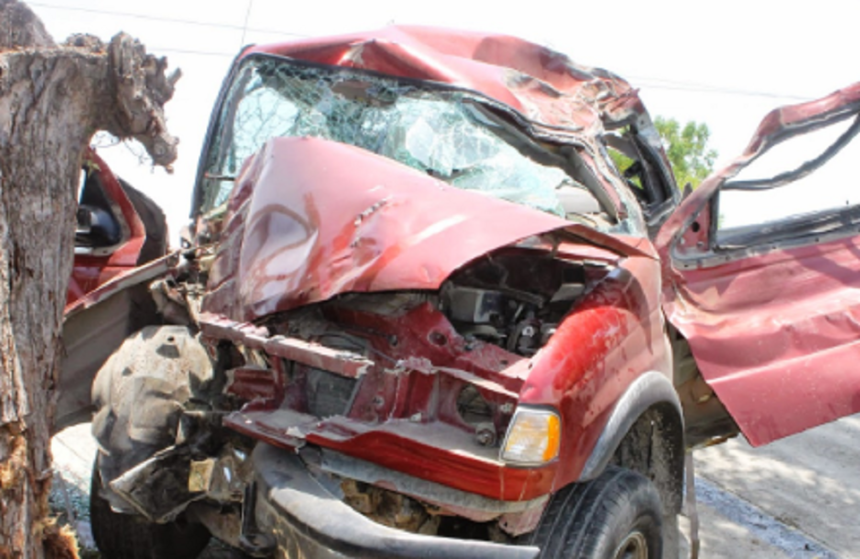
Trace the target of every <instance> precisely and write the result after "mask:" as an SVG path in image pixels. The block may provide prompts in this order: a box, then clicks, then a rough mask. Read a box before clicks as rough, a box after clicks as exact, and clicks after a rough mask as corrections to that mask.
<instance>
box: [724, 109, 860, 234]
mask: <svg viewBox="0 0 860 559" xmlns="http://www.w3.org/2000/svg"><path fill="white" fill-rule="evenodd" d="M858 130H860V120H858V119H857V118H848V119H843V120H839V121H836V122H833V123H830V124H827V125H824V126H820V127H818V128H816V129H814V130H812V131H809V132H807V133H804V134H800V135H797V136H791V137H789V138H787V139H786V140H784V141H783V142H781V143H778V144H776V145H774V146H773V147H771V148H770V149H769V150H767V151H765V152H764V153H763V154H762V155H761V156H759V157H758V158H756V159H754V160H753V161H752V162H751V163H750V164H749V165H748V166H747V167H744V168H743V169H742V170H741V171H740V172H739V173H738V175H737V176H736V177H734V178H733V179H732V180H731V181H729V182H727V183H726V184H725V185H723V187H722V189H721V191H720V195H719V219H718V229H717V245H718V246H731V245H734V244H737V243H738V242H740V241H743V242H742V243H741V244H750V243H752V242H755V237H757V236H762V237H767V236H769V235H772V234H779V233H780V232H782V231H784V232H786V233H792V232H796V231H799V232H801V233H803V232H808V233H823V232H826V231H828V230H830V229H833V228H834V227H839V226H841V225H843V223H842V221H844V217H848V214H846V212H853V211H855V210H856V208H857V207H858V206H859V205H860V197H859V196H860V191H858V189H857V185H856V184H854V180H853V178H854V176H855V171H854V168H855V167H856V162H857V161H858V160H860V159H858V158H860V140H858V139H857V138H856V137H855V136H856V134H857V132H858ZM836 214H839V215H843V218H840V219H837V220H836V221H838V223H836V222H834V223H831V221H832V220H830V219H829V217H828V216H833V215H836Z"/></svg>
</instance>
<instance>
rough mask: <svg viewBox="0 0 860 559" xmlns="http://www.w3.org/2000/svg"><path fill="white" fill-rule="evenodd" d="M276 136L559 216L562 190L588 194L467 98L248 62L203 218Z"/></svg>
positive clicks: (224, 129)
mask: <svg viewBox="0 0 860 559" xmlns="http://www.w3.org/2000/svg"><path fill="white" fill-rule="evenodd" d="M519 135H520V136H522V134H519ZM278 136H282V137H298V136H313V137H318V138H325V139H329V140H333V141H336V142H341V143H344V144H349V145H353V146H356V147H360V148H363V149H366V150H368V151H371V152H373V153H376V154H379V155H382V156H385V157H388V158H391V159H393V160H396V161H398V162H400V163H403V164H404V165H408V166H409V167H412V168H414V169H417V170H419V171H422V172H425V173H427V174H428V175H431V176H433V177H436V178H438V179H440V180H443V181H445V182H447V183H449V184H451V185H453V186H456V187H458V188H462V189H466V190H474V191H478V192H481V193H483V194H486V195H489V196H493V197H497V198H502V199H504V200H508V201H511V202H514V203H517V204H521V205H525V206H528V207H532V208H535V209H538V210H542V211H545V212H549V213H552V214H555V215H558V216H561V217H565V206H563V204H562V201H561V199H560V197H559V195H558V192H559V189H563V191H568V190H569V189H571V188H575V189H578V190H582V191H583V194H584V195H585V196H591V194H590V193H589V191H588V190H587V188H586V187H585V186H583V185H582V184H580V183H579V182H578V181H576V180H574V179H573V178H572V177H571V176H570V175H569V174H568V173H567V172H566V171H565V169H563V168H561V166H560V165H562V164H558V163H556V164H553V163H552V162H550V163H547V161H552V160H553V156H552V154H550V153H549V152H546V153H537V152H540V151H541V150H540V149H538V148H536V147H535V145H531V144H529V142H519V141H517V139H516V134H513V133H512V132H511V131H510V125H506V124H504V123H502V122H501V121H500V120H499V119H498V117H496V116H495V115H493V114H492V113H491V111H489V110H488V109H487V108H486V107H485V106H483V105H482V103H481V102H480V101H478V100H476V99H475V98H474V97H473V96H471V95H469V94H467V93H464V92H459V91H448V90H428V89H422V88H419V87H418V86H416V85H410V84H406V83H404V82H402V81H398V80H396V79H393V78H386V77H377V76H369V75H368V74H367V73H363V72H358V71H350V70H348V69H343V68H340V69H338V70H337V71H332V70H329V69H326V68H316V67H305V66H300V65H297V64H294V63H290V62H289V61H287V60H283V59H277V58H257V59H251V60H250V61H248V62H246V65H245V67H244V68H243V70H241V72H240V74H239V75H238V76H237V79H236V80H235V81H234V85H233V88H232V91H231V92H230V94H229V97H228V100H227V103H226V104H225V107H224V109H223V111H222V115H221V130H220V132H219V134H218V135H217V137H216V141H215V143H214V145H213V146H212V148H211V150H210V153H209V158H208V161H207V168H206V170H207V173H206V176H207V177H210V184H208V185H207V191H206V193H205V199H204V208H203V211H208V210H210V209H212V208H214V207H216V206H218V205H220V204H222V203H223V202H224V201H225V200H226V199H227V197H228V196H229V193H230V190H231V189H232V187H233V183H232V180H231V179H232V178H233V177H235V175H236V174H237V173H238V172H239V170H240V168H241V166H242V163H243V162H244V161H245V159H247V158H248V157H249V156H251V155H253V154H254V153H255V152H256V151H257V150H258V149H260V148H261V147H262V146H263V144H265V142H266V141H267V140H268V139H270V138H272V137H278ZM512 138H514V139H513V140H512ZM532 144H534V143H533V142H532ZM556 159H561V158H559V157H557V156H556ZM539 160H540V161H539ZM598 209H599V207H598Z"/></svg>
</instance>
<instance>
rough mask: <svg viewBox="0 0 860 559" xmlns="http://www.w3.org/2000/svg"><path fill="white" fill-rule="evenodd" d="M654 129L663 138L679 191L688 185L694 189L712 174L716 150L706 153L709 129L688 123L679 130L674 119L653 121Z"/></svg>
mask: <svg viewBox="0 0 860 559" xmlns="http://www.w3.org/2000/svg"><path fill="white" fill-rule="evenodd" d="M654 126H655V127H656V128H657V131H658V132H659V133H660V137H661V138H663V144H664V146H665V148H666V155H667V156H668V157H669V162H670V163H671V164H672V171H673V172H674V173H675V181H676V182H677V183H678V188H684V186H685V185H686V184H687V183H690V184H692V185H693V188H696V187H697V186H699V183H700V182H702V180H704V179H705V178H706V177H707V176H708V175H709V174H711V172H713V170H714V160H715V159H716V158H717V152H716V150H713V149H708V139H709V138H710V136H711V131H710V130H709V129H708V125H707V124H705V123H704V122H703V123H701V124H699V123H696V122H695V121H692V120H691V121H690V122H688V123H687V124H685V125H684V127H683V128H682V127H681V125H680V123H678V121H677V120H675V119H674V118H663V117H660V116H658V117H657V118H655V119H654Z"/></svg>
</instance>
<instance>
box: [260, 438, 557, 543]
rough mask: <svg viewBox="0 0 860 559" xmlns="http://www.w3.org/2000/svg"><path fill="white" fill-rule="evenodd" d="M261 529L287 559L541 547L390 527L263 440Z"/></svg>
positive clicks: (295, 457)
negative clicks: (347, 501) (354, 506)
mask: <svg viewBox="0 0 860 559" xmlns="http://www.w3.org/2000/svg"><path fill="white" fill-rule="evenodd" d="M253 461H254V470H255V477H256V482H257V504H256V511H255V512H256V520H257V527H258V529H259V530H260V531H261V532H263V533H266V534H271V535H272V537H274V538H275V540H276V541H277V544H278V545H277V547H278V551H277V556H278V557H283V558H285V559H330V558H331V559H334V558H362V559H364V558H367V559H370V558H376V557H378V558H380V559H382V558H385V559H412V558H421V559H487V558H490V557H492V558H496V559H533V558H534V557H536V556H537V555H538V553H539V551H540V550H539V549H538V548H537V547H524V546H512V545H504V544H496V543H490V542H483V541H472V540H460V539H454V538H442V537H437V536H423V535H418V534H411V533H408V532H403V531H400V530H396V529H394V528H388V527H386V526H382V525H380V524H377V523H375V522H373V521H371V520H369V519H368V518H366V517H365V516H363V515H362V514H360V513H358V512H356V511H355V510H353V509H352V508H350V507H349V506H348V505H346V504H345V503H343V502H342V501H341V500H340V499H338V498H337V497H336V496H334V495H333V494H332V493H330V492H329V491H328V490H326V489H325V488H324V487H323V486H322V485H321V484H320V483H319V482H318V481H317V480H315V479H314V478H313V476H311V475H310V473H309V472H308V471H307V469H305V467H304V465H303V464H302V461H301V460H300V459H299V457H298V456H296V455H295V454H293V453H291V452H289V451H286V450H281V449H278V448H275V447H273V446H270V445H266V444H263V443H260V444H258V445H257V447H256V449H255V450H254V460H253Z"/></svg>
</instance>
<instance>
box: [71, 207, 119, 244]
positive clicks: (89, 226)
mask: <svg viewBox="0 0 860 559" xmlns="http://www.w3.org/2000/svg"><path fill="white" fill-rule="evenodd" d="M120 241H122V229H121V228H120V225H119V222H117V220H116V218H115V217H114V216H113V215H111V214H110V213H109V212H108V211H106V210H103V209H102V208H97V207H95V206H89V205H81V206H79V207H78V213H77V227H76V228H75V245H76V246H81V247H92V248H101V247H109V246H113V245H117V244H119V243H120Z"/></svg>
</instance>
